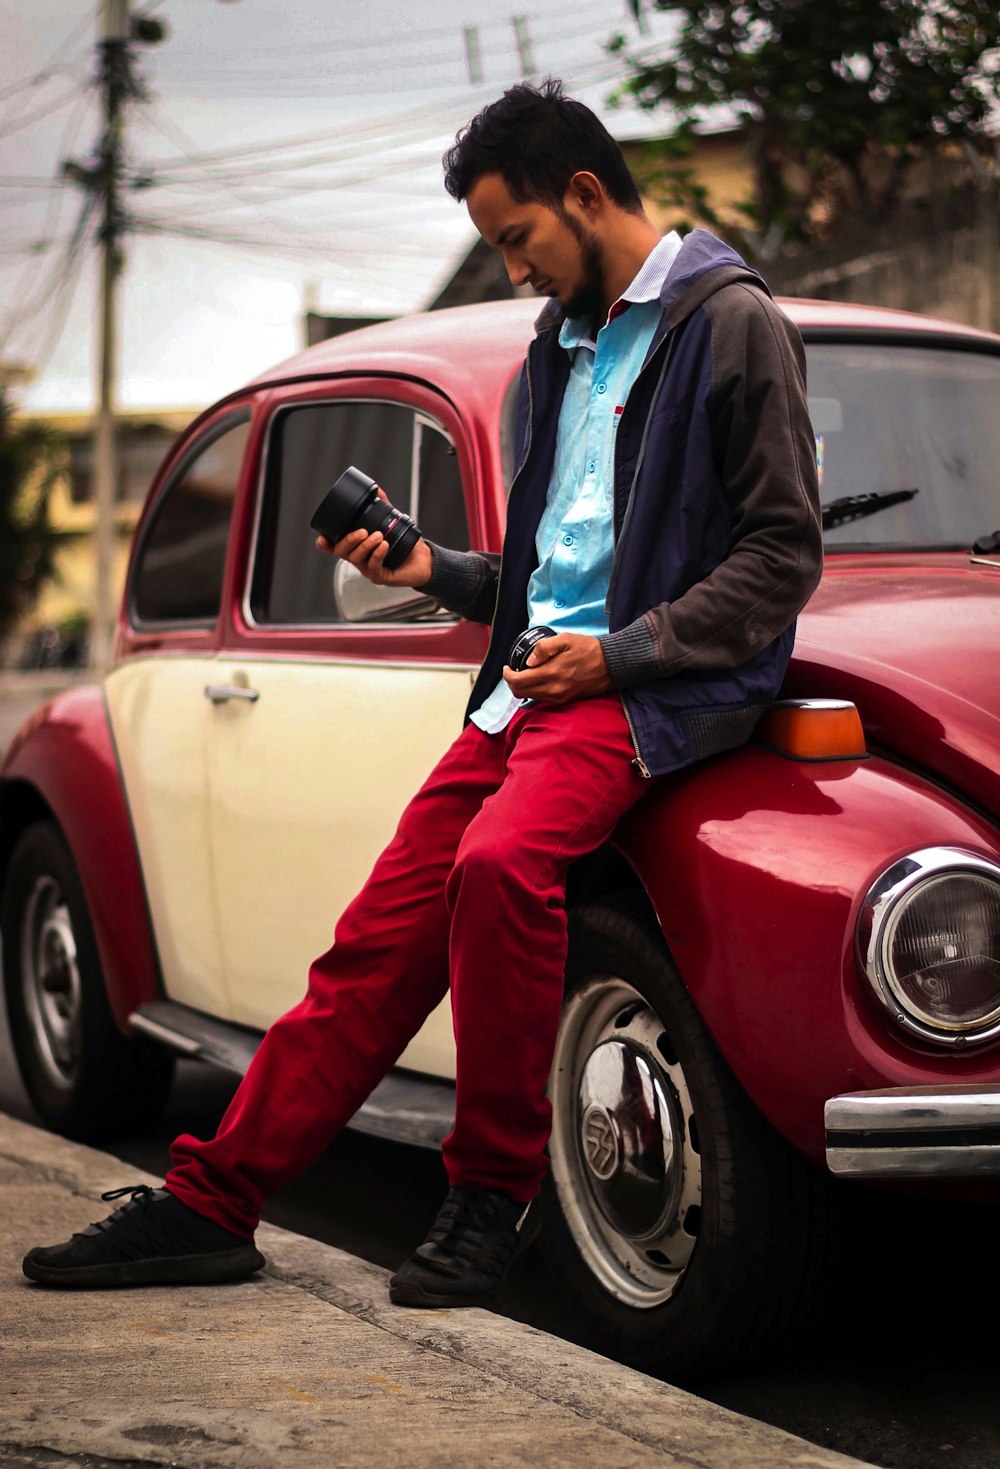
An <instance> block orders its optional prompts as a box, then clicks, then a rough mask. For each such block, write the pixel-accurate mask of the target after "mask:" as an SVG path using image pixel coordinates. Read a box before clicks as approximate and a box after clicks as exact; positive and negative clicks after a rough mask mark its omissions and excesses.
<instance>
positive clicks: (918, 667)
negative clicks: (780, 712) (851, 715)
mask: <svg viewBox="0 0 1000 1469" xmlns="http://www.w3.org/2000/svg"><path fill="white" fill-rule="evenodd" d="M998 649H1000V565H997V566H993V565H985V566H982V565H975V564H973V563H971V562H970V561H969V560H968V558H967V557H964V558H958V557H951V558H948V557H945V556H938V557H929V558H927V561H926V562H925V563H924V564H921V565H917V566H915V565H914V564H913V562H912V561H910V562H909V563H901V562H900V561H898V560H895V561H894V560H893V559H892V558H885V559H884V560H883V561H882V562H881V564H877V563H875V561H874V560H873V558H872V557H867V558H862V557H843V558H837V559H836V561H828V562H827V570H826V573H825V575H824V577H823V581H822V582H821V583H820V586H819V588H818V590H817V592H816V593H815V595H814V596H813V598H812V600H811V601H810V603H809V605H808V607H807V608H806V610H805V611H804V612H803V613H802V615H801V617H800V618H799V624H798V635H797V638H796V643H795V655H794V658H793V662H792V666H791V668H790V669H789V677H788V680H787V682H786V686H785V693H786V694H788V695H790V696H795V697H807V696H808V695H811V694H812V695H819V696H825V697H839V698H848V699H853V701H854V702H855V703H856V704H857V706H858V709H859V711H860V713H861V718H862V721H863V723H864V726H865V733H866V736H867V738H868V742H869V746H870V747H875V746H878V747H881V748H882V749H884V750H891V751H895V752H896V753H897V754H898V755H899V756H900V757H902V758H903V759H905V760H908V761H912V762H913V763H914V764H916V765H919V766H921V767H922V768H923V769H925V770H927V771H928V772H930V773H932V774H933V775H935V776H936V777H937V778H939V779H940V780H942V781H945V782H946V783H947V784H949V785H951V786H954V787H957V788H958V789H959V790H961V791H962V792H964V793H965V795H966V796H967V797H969V798H970V799H971V800H973V801H975V802H977V803H978V804H979V805H982V806H985V807H986V808H987V809H988V810H990V811H992V812H994V813H995V814H997V815H1000V677H998V670H997V652H998Z"/></svg>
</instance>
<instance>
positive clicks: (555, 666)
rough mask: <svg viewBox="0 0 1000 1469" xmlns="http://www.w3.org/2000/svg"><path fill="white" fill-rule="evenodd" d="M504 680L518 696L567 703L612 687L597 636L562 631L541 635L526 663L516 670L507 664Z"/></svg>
mask: <svg viewBox="0 0 1000 1469" xmlns="http://www.w3.org/2000/svg"><path fill="white" fill-rule="evenodd" d="M503 676H504V679H505V680H506V683H507V687H508V688H509V689H510V691H511V693H513V694H515V695H516V696H517V698H519V699H537V700H538V701H539V703H542V704H569V703H571V702H572V701H573V700H574V699H587V698H590V697H591V696H592V695H593V694H606V693H607V692H608V691H609V689H610V688H611V679H610V678H609V677H608V665H607V664H606V663H605V661H604V651H603V649H602V648H601V645H600V643H599V642H598V640H597V638H591V637H586V636H584V635H583V634H581V633H575V632H561V633H557V634H556V635H555V637H552V638H542V639H541V641H540V642H538V643H536V644H535V646H534V647H533V648H532V650H531V653H530V655H529V657H528V666H527V668H525V669H524V670H523V672H521V673H515V672H514V670H513V668H511V667H510V666H509V665H508V666H506V667H505V668H504V671H503Z"/></svg>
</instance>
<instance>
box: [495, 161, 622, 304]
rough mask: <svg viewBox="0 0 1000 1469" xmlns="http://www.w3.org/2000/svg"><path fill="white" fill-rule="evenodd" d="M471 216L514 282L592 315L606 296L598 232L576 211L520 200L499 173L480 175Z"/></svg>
mask: <svg viewBox="0 0 1000 1469" xmlns="http://www.w3.org/2000/svg"><path fill="white" fill-rule="evenodd" d="M466 208H467V209H468V211H469V218H470V219H471V220H472V223H473V224H474V225H475V227H476V229H477V230H478V231H479V233H480V234H481V235H482V237H483V239H484V240H485V241H486V243H487V244H488V245H490V246H492V247H493V248H494V249H495V250H499V251H500V254H501V255H502V256H503V262H504V265H505V266H506V269H507V275H508V276H509V278H510V282H511V285H513V286H523V285H530V286H531V287H532V288H533V289H534V290H536V291H537V292H538V294H539V295H541V296H556V297H558V299H559V303H560V305H561V306H562V308H563V310H564V311H565V312H566V314H567V316H593V315H595V314H596V313H597V311H598V310H599V309H600V307H601V305H602V303H603V300H604V257H603V252H602V249H601V242H600V240H599V239H598V237H597V235H596V234H595V232H594V231H593V230H591V229H589V228H588V226H587V225H586V223H585V222H584V221H583V220H582V219H581V218H580V217H579V214H578V213H577V212H574V210H573V206H572V203H570V204H569V205H568V206H564V207H563V208H561V209H555V208H553V207H552V206H551V205H550V204H541V203H538V202H537V201H536V200H529V201H528V202H527V203H524V204H522V203H520V202H519V201H518V200H517V199H515V198H514V196H513V195H512V194H511V192H510V190H509V189H508V187H507V185H506V184H505V183H504V181H503V179H502V178H501V176H500V175H499V174H498V173H487V174H483V175H481V177H480V178H478V179H477V180H476V182H475V183H474V184H473V186H472V188H471V189H470V190H469V195H468V198H467V199H466Z"/></svg>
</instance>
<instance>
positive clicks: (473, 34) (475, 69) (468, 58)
mask: <svg viewBox="0 0 1000 1469" xmlns="http://www.w3.org/2000/svg"><path fill="white" fill-rule="evenodd" d="M464 31H465V65H466V68H467V70H468V73H469V81H470V82H471V83H472V85H473V86H476V85H478V83H479V82H481V81H482V79H483V61H482V55H481V53H480V50H479V27H478V26H465V27H464Z"/></svg>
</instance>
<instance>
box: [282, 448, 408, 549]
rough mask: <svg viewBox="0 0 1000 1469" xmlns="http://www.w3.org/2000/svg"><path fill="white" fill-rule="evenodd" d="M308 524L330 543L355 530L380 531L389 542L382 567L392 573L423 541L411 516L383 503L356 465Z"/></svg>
mask: <svg viewBox="0 0 1000 1469" xmlns="http://www.w3.org/2000/svg"><path fill="white" fill-rule="evenodd" d="M309 524H310V525H311V526H312V528H313V530H317V531H319V533H320V535H324V536H326V538H327V540H328V541H331V542H333V541H339V540H340V539H341V537H342V536H346V535H347V533H348V531H352V530H361V529H364V530H366V531H367V532H368V533H369V535H371V534H372V532H373V531H377V530H378V531H381V532H382V534H383V536H384V537H385V539H386V541H387V542H388V543H389V550H388V553H387V555H386V558H385V561H384V562H383V565H384V566H386V567H388V569H389V570H390V571H395V570H396V568H397V566H402V564H403V562H404V561H405V560H406V558H407V556H409V554H410V552H411V551H412V550H413V548H414V546H415V545H416V544H417V542H418V541H419V539H420V531H419V529H418V528H417V526H416V525H415V524H414V522H413V521H412V520H411V519H410V517H409V516H408V515H407V514H405V512H404V511H402V510H397V509H396V507H395V506H394V505H390V504H389V502H388V501H387V500H383V499H382V498H381V496H380V495H379V493H378V485H377V484H376V483H375V481H374V480H373V479H371V478H370V477H369V476H368V475H367V474H364V473H362V471H361V470H360V469H355V468H354V466H353V465H351V467H350V468H349V469H345V470H344V473H343V474H342V475H341V476H340V478H339V479H338V480H337V482H336V484H335V485H334V486H333V488H332V489H331V490H330V491H329V492H328V494H327V495H326V496H325V498H324V499H323V501H322V503H321V504H320V505H319V507H318V508H317V510H316V513H315V515H314V516H313V518H312V520H311V521H310V522H309Z"/></svg>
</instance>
